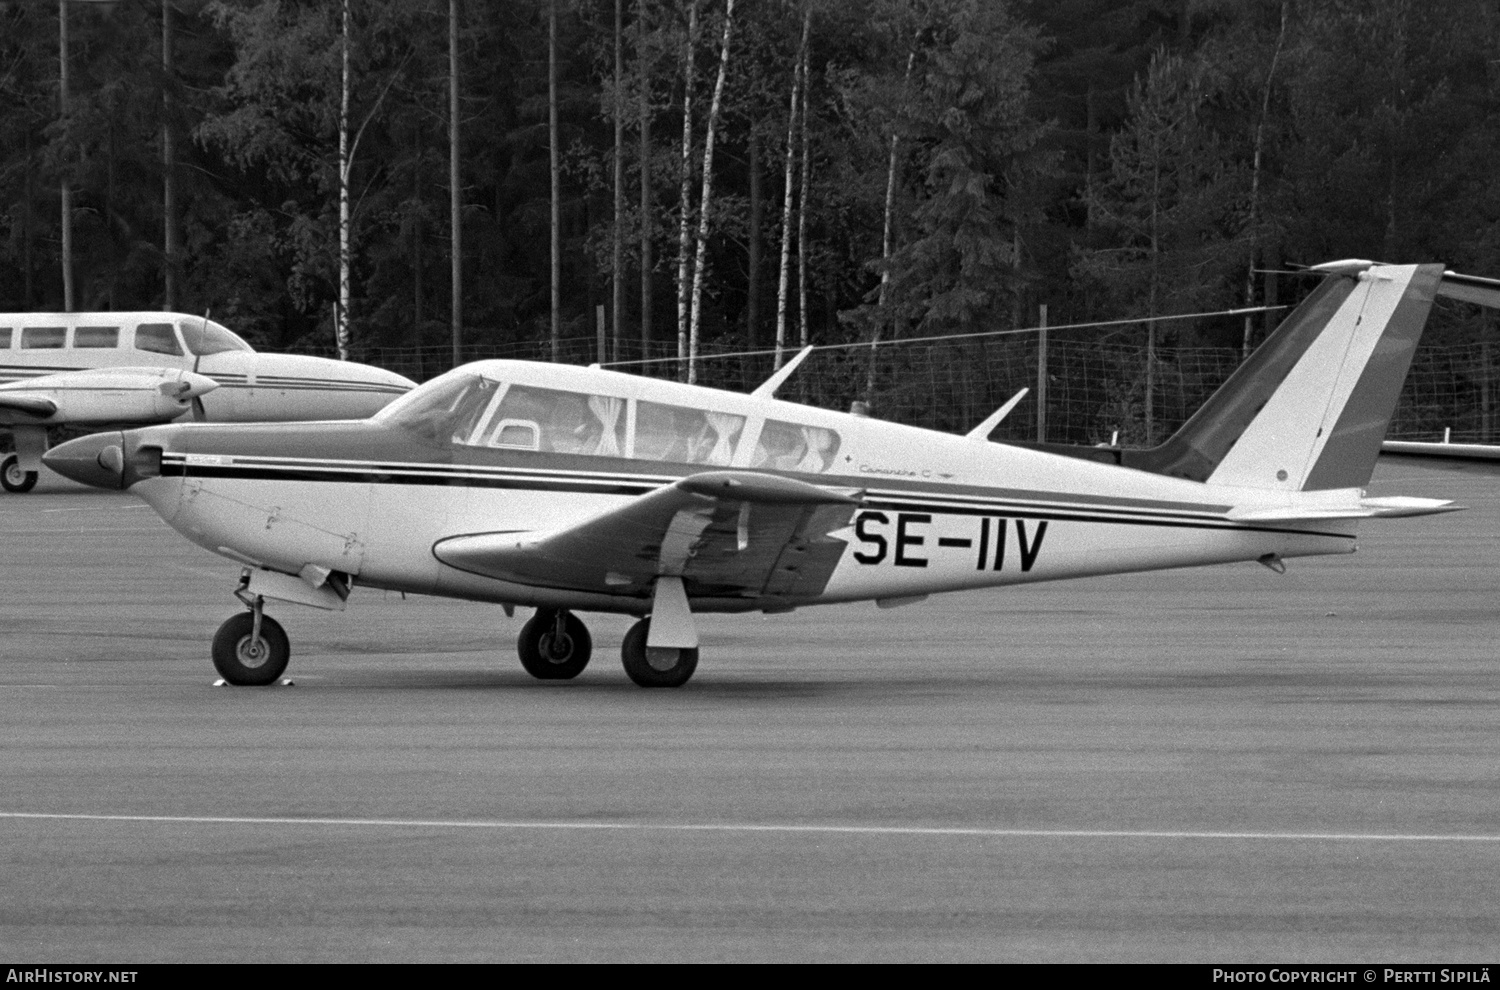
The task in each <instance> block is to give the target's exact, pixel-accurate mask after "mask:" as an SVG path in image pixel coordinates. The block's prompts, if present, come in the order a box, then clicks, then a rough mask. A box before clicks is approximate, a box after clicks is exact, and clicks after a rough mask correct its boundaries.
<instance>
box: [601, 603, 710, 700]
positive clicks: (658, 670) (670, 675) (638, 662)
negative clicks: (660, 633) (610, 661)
mask: <svg viewBox="0 0 1500 990" xmlns="http://www.w3.org/2000/svg"><path fill="white" fill-rule="evenodd" d="M650 630H651V620H650V619H642V620H641V621H640V622H637V623H636V624H635V625H633V626H631V627H630V631H629V632H628V633H626V634H625V640H624V642H622V643H621V644H620V659H621V660H622V661H624V663H625V673H626V674H628V675H629V676H630V679H631V680H632V681H635V682H636V683H637V684H639V685H640V686H641V687H681V686H682V685H684V684H686V683H687V682H688V678H689V677H692V676H693V671H695V670H697V669H698V648H697V647H694V648H692V649H691V650H681V649H676V648H666V647H648V646H647V645H646V634H647V633H648V632H650Z"/></svg>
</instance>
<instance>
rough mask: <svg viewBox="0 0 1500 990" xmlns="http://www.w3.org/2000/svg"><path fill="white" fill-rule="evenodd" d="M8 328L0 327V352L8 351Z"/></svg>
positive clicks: (9, 329) (9, 332)
mask: <svg viewBox="0 0 1500 990" xmlns="http://www.w3.org/2000/svg"><path fill="white" fill-rule="evenodd" d="M10 334H11V328H10V327H0V350H6V351H8V350H10Z"/></svg>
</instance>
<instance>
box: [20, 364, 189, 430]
mask: <svg viewBox="0 0 1500 990" xmlns="http://www.w3.org/2000/svg"><path fill="white" fill-rule="evenodd" d="M216 387H217V385H216V383H215V382H214V381H213V380H212V379H210V378H206V377H204V376H203V375H195V374H193V373H192V372H190V371H177V370H175V369H168V368H100V369H92V370H86V371H66V372H61V373H59V374H55V375H48V376H47V377H46V380H45V383H44V384H39V385H32V386H30V387H24V386H22V384H21V383H17V387H13V388H12V389H7V390H6V391H13V392H14V393H15V394H16V395H18V396H25V397H27V398H34V399H45V400H47V401H49V402H51V403H52V405H53V406H55V411H54V412H53V413H52V414H51V415H50V416H46V417H34V418H31V417H27V418H26V421H27V422H29V423H35V424H38V425H52V424H70V425H76V426H90V425H104V424H111V423H121V422H128V423H169V422H171V421H172V420H174V419H177V418H179V417H181V416H183V415H184V414H185V413H187V412H188V411H189V410H191V409H192V403H193V399H194V398H196V397H199V396H202V395H206V394H208V393H209V392H212V391H213V390H214V389H215V388H216ZM23 425H24V424H23Z"/></svg>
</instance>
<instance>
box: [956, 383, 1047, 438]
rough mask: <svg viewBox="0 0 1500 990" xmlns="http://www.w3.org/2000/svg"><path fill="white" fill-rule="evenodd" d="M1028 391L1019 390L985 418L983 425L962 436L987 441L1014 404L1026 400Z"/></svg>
mask: <svg viewBox="0 0 1500 990" xmlns="http://www.w3.org/2000/svg"><path fill="white" fill-rule="evenodd" d="M1030 391H1031V389H1029V388H1023V389H1021V391H1019V392H1017V393H1016V394H1015V395H1013V396H1011V397H1010V401H1009V402H1007V403H1006V404H1005V405H1003V406H1001V407H1000V408H999V409H996V410H995V411H994V412H992V413H990V414H989V415H988V416H986V417H985V419H984V422H983V423H980V424H979V425H978V426H976V427H974V428H973V429H972V430H970V431H969V432H968V433H966V434H964V436H966V437H968V438H969V439H970V440H988V439H989V438H990V434H991V433H993V432H995V427H997V426H999V425H1000V421H1001V420H1003V419H1004V418H1005V417H1007V416H1009V415H1010V411H1011V410H1012V409H1014V408H1016V404H1017V403H1019V402H1020V401H1021V400H1022V399H1024V398H1026V393H1027V392H1030Z"/></svg>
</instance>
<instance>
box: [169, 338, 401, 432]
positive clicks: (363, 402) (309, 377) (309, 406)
mask: <svg viewBox="0 0 1500 990" xmlns="http://www.w3.org/2000/svg"><path fill="white" fill-rule="evenodd" d="M197 370H198V371H199V372H200V373H201V374H205V375H210V376H212V377H213V378H214V379H215V380H217V381H218V382H219V385H220V386H221V387H220V388H219V390H218V391H217V392H215V393H214V394H213V395H212V396H210V397H208V398H207V399H205V400H204V403H203V407H204V412H205V414H206V417H207V419H208V420H209V421H210V422H281V421H286V420H328V419H365V418H367V417H369V416H372V415H374V414H375V413H377V412H379V411H380V410H381V409H384V408H385V407H386V405H387V404H389V403H390V402H391V400H393V399H395V398H397V397H398V396H401V395H404V394H406V393H407V392H408V391H410V390H411V389H413V388H415V387H416V382H413V381H412V380H411V379H409V378H404V377H402V376H401V375H398V374H396V373H395V372H393V371H386V370H385V369H384V368H376V367H374V366H373V365H368V364H359V363H357V362H353V361H335V360H332V359H330V358H320V357H311V356H309V355H305V354H260V353H256V352H252V351H223V352H220V353H218V354H205V355H204V356H203V357H202V358H201V359H199V361H198V366H197Z"/></svg>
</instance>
